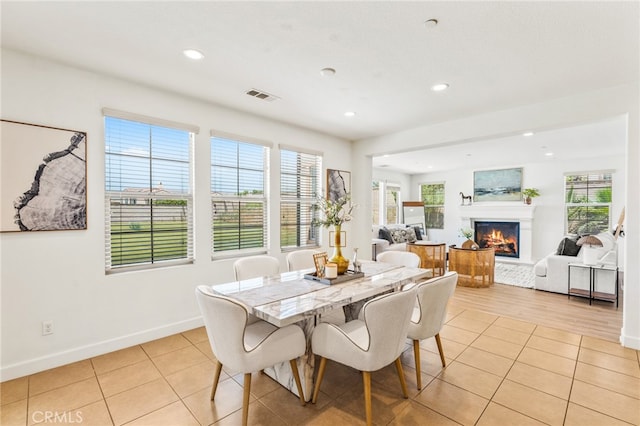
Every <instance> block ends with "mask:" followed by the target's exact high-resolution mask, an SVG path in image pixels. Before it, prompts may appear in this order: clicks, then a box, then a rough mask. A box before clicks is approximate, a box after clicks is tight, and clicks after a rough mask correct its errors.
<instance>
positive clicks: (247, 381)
mask: <svg viewBox="0 0 640 426" xmlns="http://www.w3.org/2000/svg"><path fill="white" fill-rule="evenodd" d="M250 394H251V373H246V374H245V375H244V392H243V395H242V426H247V421H248V420H249V395H250Z"/></svg>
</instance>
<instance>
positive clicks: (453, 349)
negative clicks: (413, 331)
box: [420, 337, 467, 359]
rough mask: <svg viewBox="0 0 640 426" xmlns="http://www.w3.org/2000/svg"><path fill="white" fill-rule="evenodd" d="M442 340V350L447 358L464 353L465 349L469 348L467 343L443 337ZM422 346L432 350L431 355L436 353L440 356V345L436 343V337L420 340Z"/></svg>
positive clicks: (453, 357)
mask: <svg viewBox="0 0 640 426" xmlns="http://www.w3.org/2000/svg"><path fill="white" fill-rule="evenodd" d="M440 341H441V342H442V350H443V351H444V356H445V358H450V359H455V358H456V357H457V356H458V355H460V354H461V353H462V351H464V350H465V349H467V345H463V344H460V343H458V342H453V341H451V340H448V339H444V338H441V339H440ZM420 347H421V348H422V349H425V350H427V351H429V352H431V355H428V356H433V355H434V354H435V355H436V356H437V357H438V358H439V357H440V351H438V345H437V343H436V339H435V338H433V337H432V338H430V339H425V340H422V341H421V342H420Z"/></svg>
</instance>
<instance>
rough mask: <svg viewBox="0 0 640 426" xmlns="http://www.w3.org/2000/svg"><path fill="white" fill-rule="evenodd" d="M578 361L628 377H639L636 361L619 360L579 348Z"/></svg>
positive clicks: (615, 357) (639, 372)
mask: <svg viewBox="0 0 640 426" xmlns="http://www.w3.org/2000/svg"><path fill="white" fill-rule="evenodd" d="M578 361H581V362H584V363H586V364H591V365H595V366H598V367H601V368H606V369H607V370H613V371H616V372H618V373H622V374H626V375H628V376H633V377H640V366H639V365H638V360H632V359H628V358H621V357H619V356H615V355H609V354H607V353H604V352H599V351H594V350H591V349H586V348H580V354H579V355H578Z"/></svg>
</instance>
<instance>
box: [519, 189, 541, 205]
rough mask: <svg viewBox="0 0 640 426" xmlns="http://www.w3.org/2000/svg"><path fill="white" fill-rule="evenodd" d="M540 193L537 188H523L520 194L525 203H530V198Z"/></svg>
mask: <svg viewBox="0 0 640 426" xmlns="http://www.w3.org/2000/svg"><path fill="white" fill-rule="evenodd" d="M539 195H540V191H538V189H537V188H525V189H523V190H522V196H523V197H524V202H525V203H526V204H531V199H532V198H534V197H537V196H539Z"/></svg>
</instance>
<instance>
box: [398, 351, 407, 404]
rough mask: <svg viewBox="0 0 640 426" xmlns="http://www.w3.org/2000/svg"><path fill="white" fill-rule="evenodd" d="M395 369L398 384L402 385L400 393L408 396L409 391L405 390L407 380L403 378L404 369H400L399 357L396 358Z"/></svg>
mask: <svg viewBox="0 0 640 426" xmlns="http://www.w3.org/2000/svg"><path fill="white" fill-rule="evenodd" d="M396 370H398V377H399V378H400V386H402V395H403V396H404V397H405V398H409V393H408V392H407V381H406V380H405V379H404V371H403V370H402V362H400V357H398V358H397V359H396Z"/></svg>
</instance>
